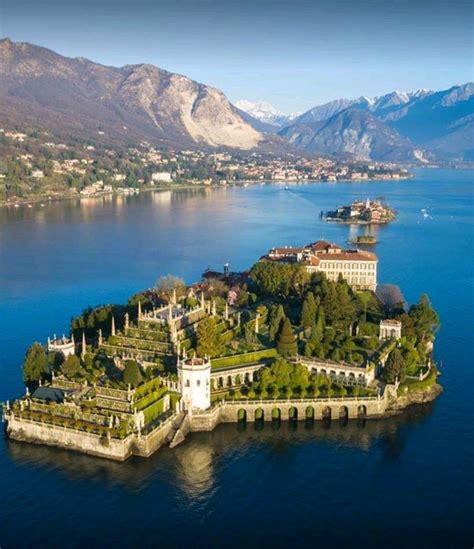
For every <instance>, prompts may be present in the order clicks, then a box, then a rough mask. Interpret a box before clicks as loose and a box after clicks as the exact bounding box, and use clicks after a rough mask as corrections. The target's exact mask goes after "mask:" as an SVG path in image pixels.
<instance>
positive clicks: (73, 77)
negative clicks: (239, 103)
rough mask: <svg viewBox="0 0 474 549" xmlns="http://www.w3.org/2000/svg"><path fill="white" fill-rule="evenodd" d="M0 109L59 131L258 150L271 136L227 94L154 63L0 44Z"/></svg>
mask: <svg viewBox="0 0 474 549" xmlns="http://www.w3.org/2000/svg"><path fill="white" fill-rule="evenodd" d="M0 54H1V55H0V76H1V78H0V114H1V115H2V118H3V119H4V120H6V121H9V120H12V119H13V120H15V119H17V120H20V121H21V122H29V123H36V124H37V125H39V126H41V125H42V126H45V127H47V128H54V129H55V130H59V133H63V134H64V133H65V134H67V133H68V132H69V131H71V130H73V131H79V132H80V133H83V134H84V135H85V136H87V134H88V133H91V132H98V131H99V128H101V131H103V132H104V133H106V132H109V133H110V134H111V137H112V138H113V139H119V140H120V139H125V140H131V141H134V140H136V139H139V138H141V139H151V140H154V141H157V142H160V141H163V142H170V143H176V144H179V145H182V146H183V145H196V144H197V145H204V146H210V147H221V146H222V147H230V148H238V149H245V150H248V149H253V148H255V147H258V146H259V145H261V144H262V143H263V142H265V140H266V137H265V136H264V135H263V134H262V133H260V132H258V131H257V130H255V129H254V128H253V127H252V126H251V125H250V124H249V123H248V122H247V121H246V120H244V119H243V118H242V116H241V115H240V113H239V111H238V110H237V109H236V108H235V107H234V106H233V105H232V104H231V103H230V102H229V101H228V100H227V98H226V97H225V95H224V94H223V92H221V91H220V90H218V89H216V88H213V87H211V86H206V85H204V84H201V83H198V82H196V81H194V80H191V79H189V78H187V77H186V76H183V75H180V74H177V73H171V72H169V71H166V70H164V69H161V68H159V67H155V66H154V65H151V64H146V63H143V64H136V65H125V66H123V67H110V66H106V65H101V64H99V63H95V62H93V61H90V60H87V59H84V58H68V57H64V56H62V55H60V54H57V53H56V52H53V51H52V50H48V49H47V48H43V47H41V46H35V45H32V44H28V43H25V42H21V43H15V42H12V41H11V40H9V39H3V40H1V41H0Z"/></svg>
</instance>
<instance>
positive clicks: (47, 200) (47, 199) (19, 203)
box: [0, 174, 414, 209]
mask: <svg viewBox="0 0 474 549" xmlns="http://www.w3.org/2000/svg"><path fill="white" fill-rule="evenodd" d="M413 177H414V176H413V175H412V174H410V175H408V176H406V177H400V178H399V179H378V178H372V179H338V180H337V181H324V180H322V179H304V180H281V181H273V180H263V181H255V180H253V179H248V180H246V179H243V180H241V181H239V182H231V183H227V184H226V185H220V184H211V185H206V184H205V183H196V184H193V183H182V184H180V183H176V184H173V185H160V186H156V187H137V189H138V190H139V193H137V194H140V193H145V192H153V191H175V190H189V189H225V188H228V187H244V186H246V185H287V184H290V185H293V184H296V185H304V184H307V183H311V184H314V183H334V184H337V183H361V182H364V183H385V182H388V181H389V182H399V181H406V180H408V179H413ZM127 188H128V187H127ZM130 188H131V187H130ZM133 194H135V193H121V192H117V191H110V192H102V193H97V194H94V195H91V196H81V195H80V194H77V193H74V194H65V195H57V196H56V195H54V196H52V195H44V196H39V197H34V198H24V199H18V200H16V201H11V202H8V201H6V200H3V201H1V202H0V208H7V209H8V208H20V207H23V206H33V205H34V204H43V205H46V204H51V203H53V202H62V201H67V200H82V199H84V198H86V199H91V198H96V199H99V198H104V197H105V196H132V195H133Z"/></svg>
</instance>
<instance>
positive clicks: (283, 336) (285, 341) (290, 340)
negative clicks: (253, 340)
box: [277, 318, 297, 356]
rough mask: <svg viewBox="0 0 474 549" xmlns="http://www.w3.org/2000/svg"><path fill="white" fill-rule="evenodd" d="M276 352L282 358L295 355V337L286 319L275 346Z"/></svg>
mask: <svg viewBox="0 0 474 549" xmlns="http://www.w3.org/2000/svg"><path fill="white" fill-rule="evenodd" d="M277 349H278V352H279V353H280V354H281V355H283V356H294V355H296V351H297V346H296V337H295V334H294V333H293V330H292V329H291V323H290V321H289V319H288V318H285V320H284V321H283V328H282V329H281V333H280V337H279V338H278V344H277Z"/></svg>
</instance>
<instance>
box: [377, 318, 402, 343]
mask: <svg viewBox="0 0 474 549" xmlns="http://www.w3.org/2000/svg"><path fill="white" fill-rule="evenodd" d="M401 337H402V323H401V322H400V321H399V320H394V319H391V318H388V319H386V320H381V321H380V335H379V338H380V339H397V340H398V339H401Z"/></svg>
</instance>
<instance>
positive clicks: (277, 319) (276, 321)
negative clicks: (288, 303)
mask: <svg viewBox="0 0 474 549" xmlns="http://www.w3.org/2000/svg"><path fill="white" fill-rule="evenodd" d="M284 319H285V311H284V310H283V307H282V306H281V305H278V307H276V308H274V309H273V310H272V315H271V320H270V326H269V327H268V336H269V338H270V339H271V340H272V341H274V340H275V339H276V337H277V335H278V333H279V332H280V328H281V324H282V322H283V320H284Z"/></svg>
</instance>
